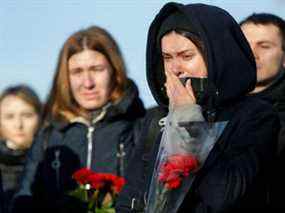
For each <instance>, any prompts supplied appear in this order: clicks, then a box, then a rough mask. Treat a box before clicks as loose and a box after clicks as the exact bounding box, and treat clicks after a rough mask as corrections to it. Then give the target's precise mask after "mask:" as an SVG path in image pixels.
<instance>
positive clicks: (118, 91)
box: [43, 26, 127, 121]
mask: <svg viewBox="0 0 285 213" xmlns="http://www.w3.org/2000/svg"><path fill="white" fill-rule="evenodd" d="M84 49H90V50H94V51H98V52H100V53H102V54H103V55H104V56H105V57H106V58H107V59H108V61H109V63H110V64H111V66H112V70H113V75H112V86H113V88H112V92H111V95H110V101H111V102H113V103H114V102H116V101H118V100H119V99H120V98H122V96H123V94H124V91H125V88H126V84H127V77H126V68H125V64H124V61H123V57H122V54H121V52H120V50H119V47H118V45H117V43H116V42H115V40H114V39H113V37H112V36H111V35H110V34H109V33H108V32H107V31H106V30H104V29H103V28H100V27H98V26H91V27H89V28H87V29H83V30H80V31H78V32H75V33H74V34H72V35H71V36H70V37H69V38H68V39H67V40H66V42H65V43H64V45H63V47H62V49H61V52H60V55H59V58H58V63H57V68H56V73H55V76H54V80H53V84H52V89H51V91H50V94H49V97H48V101H47V105H46V107H45V109H44V115H43V116H44V120H45V121H49V120H50V119H52V120H64V121H68V120H70V119H72V118H74V117H77V116H84V113H83V112H82V111H84V109H82V108H81V107H80V106H79V105H78V104H77V103H76V101H75V100H74V97H73V95H72V93H71V88H70V82H69V78H68V72H69V70H68V60H69V59H70V58H71V56H73V55H74V54H76V53H79V52H81V51H83V50H84Z"/></svg>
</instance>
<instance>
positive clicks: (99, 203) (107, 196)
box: [70, 168, 125, 213]
mask: <svg viewBox="0 0 285 213" xmlns="http://www.w3.org/2000/svg"><path fill="white" fill-rule="evenodd" d="M72 177H73V178H74V179H75V180H76V182H77V183H78V188H76V189H75V190H73V191H71V192H70V195H71V196H73V197H76V198H77V199H79V200H81V201H83V202H85V203H87V205H88V213H95V212H96V213H114V212H115V209H114V203H115V200H116V197H117V195H118V193H119V192H120V191H121V189H122V187H123V186H124V184H125V179H124V178H122V177H119V176H116V175H113V174H108V173H96V172H93V171H91V170H90V169H88V168H82V169H80V170H78V171H76V172H75V173H74V174H73V176H72Z"/></svg>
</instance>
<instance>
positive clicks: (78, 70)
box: [69, 68, 83, 75]
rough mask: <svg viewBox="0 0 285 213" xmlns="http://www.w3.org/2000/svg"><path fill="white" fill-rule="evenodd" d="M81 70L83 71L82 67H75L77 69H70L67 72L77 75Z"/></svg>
mask: <svg viewBox="0 0 285 213" xmlns="http://www.w3.org/2000/svg"><path fill="white" fill-rule="evenodd" d="M82 71H83V70H82V69H80V68H77V69H71V70H70V72H69V73H70V74H71V75H79V74H81V73H82Z"/></svg>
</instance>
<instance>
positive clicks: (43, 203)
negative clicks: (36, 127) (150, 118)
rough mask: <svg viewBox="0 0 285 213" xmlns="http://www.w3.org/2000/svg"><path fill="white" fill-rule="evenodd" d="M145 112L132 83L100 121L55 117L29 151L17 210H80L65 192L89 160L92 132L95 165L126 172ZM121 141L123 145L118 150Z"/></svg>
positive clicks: (99, 169)
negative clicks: (88, 122) (65, 120)
mask: <svg viewBox="0 0 285 213" xmlns="http://www.w3.org/2000/svg"><path fill="white" fill-rule="evenodd" d="M143 114H144V107H143V104H142V102H141V101H140V99H139V98H138V92H137V89H136V87H135V85H131V88H129V91H128V93H127V94H126V95H125V96H124V98H123V99H122V100H121V101H120V103H118V104H117V105H112V106H110V107H109V108H107V112H106V115H105V116H104V118H103V119H102V120H100V121H98V122H97V123H96V124H92V125H91V126H87V125H86V124H84V123H82V122H72V123H58V122H53V123H51V124H50V126H48V127H47V128H43V129H42V130H41V131H40V132H39V133H38V135H37V137H36V139H35V141H34V143H33V145H32V148H31V150H30V152H29V153H28V156H27V164H26V167H25V171H24V175H23V177H22V182H21V186H20V190H19V191H18V193H17V194H16V197H15V199H14V202H13V206H12V210H13V212H18V211H23V210H28V211H30V212H39V211H40V212H43V211H54V212H78V209H77V208H79V207H80V205H81V204H79V203H77V202H76V201H75V200H73V199H72V198H70V197H68V196H66V195H67V193H68V192H69V191H70V190H72V189H74V188H75V187H76V183H75V182H74V180H73V179H72V174H73V173H74V172H75V171H76V170H78V169H80V168H82V167H86V166H87V155H88V143H90V141H88V137H89V139H90V135H89V136H88V134H91V143H92V151H91V159H92V160H91V169H92V170H93V171H96V172H104V173H113V174H119V175H124V174H122V172H123V171H122V170H123V168H122V167H124V166H125V163H126V162H128V161H129V158H130V156H131V154H132V150H133V148H134V146H135V144H134V143H135V142H134V137H135V136H134V135H135V134H136V133H135V132H134V131H133V126H134V122H135V121H136V119H137V118H139V117H141V116H143ZM91 128H92V129H93V131H91V132H90V129H91ZM120 145H121V147H122V145H123V150H121V151H120V152H119V147H120ZM122 152H124V153H125V156H124V165H122V163H120V159H119V158H118V156H117V154H123V153H122ZM70 200H71V202H69V201H70Z"/></svg>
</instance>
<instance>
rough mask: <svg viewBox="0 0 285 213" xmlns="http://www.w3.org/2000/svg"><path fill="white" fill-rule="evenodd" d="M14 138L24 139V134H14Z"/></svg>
mask: <svg viewBox="0 0 285 213" xmlns="http://www.w3.org/2000/svg"><path fill="white" fill-rule="evenodd" d="M15 137H19V138H20V137H25V133H17V134H15Z"/></svg>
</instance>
